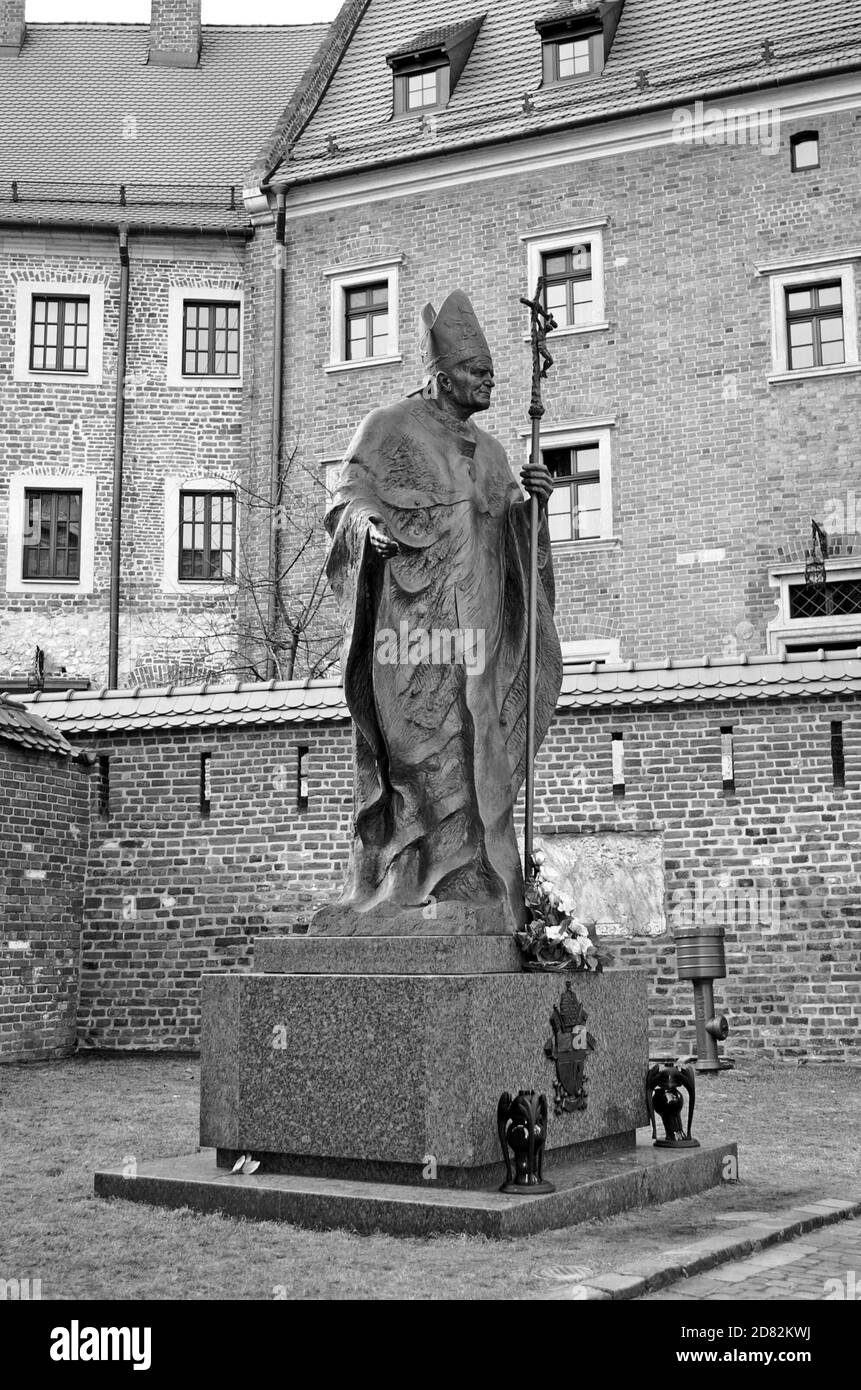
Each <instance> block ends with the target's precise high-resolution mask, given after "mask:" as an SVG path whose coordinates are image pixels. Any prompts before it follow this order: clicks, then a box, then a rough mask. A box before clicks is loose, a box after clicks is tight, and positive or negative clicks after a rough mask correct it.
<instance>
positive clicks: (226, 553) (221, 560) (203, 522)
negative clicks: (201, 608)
mask: <svg viewBox="0 0 861 1390" xmlns="http://www.w3.org/2000/svg"><path fill="white" fill-rule="evenodd" d="M235 517H236V499H235V497H234V495H233V493H232V492H181V493H180V494H179V518H180V520H179V577H180V579H186V580H197V581H198V582H200V581H203V582H205V583H212V582H215V583H218V582H225V583H226V582H228V581H229V580H231V579H233V577H234V572H235V550H236V540H235V531H236V520H235Z"/></svg>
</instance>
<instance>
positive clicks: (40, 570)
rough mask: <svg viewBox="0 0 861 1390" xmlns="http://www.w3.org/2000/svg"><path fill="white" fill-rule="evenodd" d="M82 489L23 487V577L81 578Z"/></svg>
mask: <svg viewBox="0 0 861 1390" xmlns="http://www.w3.org/2000/svg"><path fill="white" fill-rule="evenodd" d="M81 497H82V493H81V492H80V491H68V492H67V491H56V492H55V491H50V492H49V491H43V490H42V489H39V488H26V489H25V490H24V531H23V550H22V563H21V577H22V579H65V580H73V579H80V576H81Z"/></svg>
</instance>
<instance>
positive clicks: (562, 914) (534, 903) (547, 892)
mask: <svg viewBox="0 0 861 1390" xmlns="http://www.w3.org/2000/svg"><path fill="white" fill-rule="evenodd" d="M532 862H533V864H534V865H535V873H534V875H533V876H532V878H530V879H529V881H528V883H527V885H526V906H527V908H528V909H529V915H530V920H529V922H528V923H527V925H526V926H525V927H524V929H523V930H522V931H519V932H517V933H516V934H515V940H516V941H517V944H518V946H519V947H520V949H521V951H522V952H523V955H524V956H525V962H524V969H526V970H596V971H600V970H603V969H604V966H605V965H612V963H613V957H612V955H611V954H610V952H609V951H605V950H603V949H601V948H600V947H599V946H598V943H597V941H596V939H595V936H594V934H593V933H594V925H593V926H592V927H591V928H590V927H588V926H587V925H586V923H585V922H579V921H577V919H576V918H575V916H574V907H575V904H574V901H573V899H572V898H570V897H569V896H568V894H567V893H560V892H559V891H558V890H557V889H556V887H555V886H554V885H553V884H552V883H551V882H550V880H549V878H548V877H547V875H546V873H545V872H544V870H543V865H544V862H545V855H544V852H543V850H540V849H537V850H535V852H534V853H533V855H532Z"/></svg>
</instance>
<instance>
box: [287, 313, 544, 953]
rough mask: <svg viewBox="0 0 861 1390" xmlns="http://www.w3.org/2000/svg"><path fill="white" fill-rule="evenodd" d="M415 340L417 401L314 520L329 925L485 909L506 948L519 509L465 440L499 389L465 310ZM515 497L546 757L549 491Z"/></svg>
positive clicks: (368, 421) (386, 418)
mask: <svg viewBox="0 0 861 1390" xmlns="http://www.w3.org/2000/svg"><path fill="white" fill-rule="evenodd" d="M421 330H422V337H421V354H422V364H423V369H424V385H423V388H422V390H421V391H420V392H417V393H416V394H414V395H411V396H408V397H406V399H404V400H401V401H398V402H396V403H395V404H394V405H387V406H382V407H380V408H379V409H376V410H372V411H371V413H370V414H369V415H367V416H366V417H365V419H364V420H363V421H362V423H361V425H360V426H359V428H358V431H357V433H356V435H355V438H354V439H353V441H352V443H351V444H350V447H349V449H348V450H347V454H346V457H345V460H344V466H343V471H342V473H341V477H340V482H339V485H338V488H337V492H336V495H335V497H334V499H333V504H332V507H331V509H330V510H329V512H328V514H327V516H326V527H327V529H328V531H329V533H330V535H331V537H332V548H331V552H330V556H329V563H328V576H329V581H330V583H331V586H332V589H333V591H334V594H335V596H336V598H337V601H338V603H339V605H340V609H341V614H342V618H343V621H344V627H345V640H344V648H343V655H342V674H343V679H344V689H345V693H346V699H347V704H348V706H349V709H350V713H351V715H352V717H353V723H354V726H355V770H356V808H355V821H354V829H353V844H352V852H351V858H350V868H349V873H348V881H347V885H346V889H345V893H344V897H343V899H342V901H341V904H340V908H341V909H345V910H347V909H348V910H349V911H347V913H346V917H345V916H344V915H343V913H342V916H341V921H342V922H344V921H346V920H348V919H349V917H350V915H351V914H355V916H354V920H355V921H360V920H365V921H367V920H368V919H365V918H364V914H366V913H372V912H373V913H374V915H375V916H376V917H378V918H383V917H385V918H386V919H387V920H389V921H391V917H392V913H393V911H394V910H396V909H398V908H403V909H407V908H412V909H415V908H416V907H419V906H420V905H422V904H428V903H440V904H442V903H449V902H454V903H456V902H461V903H469V904H472V905H476V904H487V905H492V906H494V907H496V908H497V909H498V911H497V912H495V913H491V914H485V919H486V920H492V921H493V922H494V923H495V925H494V926H493V927H488V928H487V930H493V931H495V932H498V933H503V932H506V931H513V930H515V928H517V927H519V926H521V925H522V924H523V922H524V921H525V918H526V911H525V907H524V881H523V871H522V867H521V861H520V854H519V852H518V845H517V836H516V832H515V824H514V805H515V799H516V797H517V793H518V790H519V788H520V786H521V783H522V782H523V779H524V775H525V756H526V704H527V683H528V682H527V585H528V574H529V506H530V504H529V502H528V501H526V500H525V499H524V496H523V491H522V490H521V488H520V487H519V486H518V483H517V482H516V480H515V478H514V475H513V473H512V468H511V465H510V463H509V461H508V458H507V457H506V453H505V450H504V449H503V447H502V445H501V444H500V443H499V442H498V441H497V440H496V439H494V438H493V437H492V436H491V435H489V434H486V433H485V432H484V431H483V430H481V429H479V428H478V427H477V426H476V425H475V424H474V423H473V420H472V417H473V416H474V415H475V414H477V413H479V412H480V411H483V410H487V409H488V407H489V405H490V398H491V392H492V391H493V386H494V379H493V362H492V359H491V354H490V349H489V348H488V345H487V341H486V339H485V337H484V334H483V332H482V330H481V327H480V325H479V323H478V320H477V318H476V315H475V312H474V310H473V308H472V305H471V304H470V302H469V299H468V298H467V296H466V295H465V294H463V293H462V292H461V291H459V290H457V291H455V292H454V293H452V294H450V295H449V296H448V298H447V299H446V300H445V302H444V304H443V305H442V308H441V309H440V311H439V313H438V314H436V313H435V312H434V310H433V308H432V306H431V305H430V304H428V305H427V306H426V307H425V309H424V310H423V312H422V315H421ZM520 477H521V480H522V482H523V486H524V488H525V489H526V491H527V493H529V494H532V493H535V494H537V496H538V498H539V501H540V512H541V523H540V529H539V550H538V573H539V586H538V624H537V652H538V657H537V679H536V706H535V711H536V714H535V719H536V747H538V746H539V745H540V743H541V741H542V740H543V738H544V736H545V734H546V732H547V727H548V725H549V722H550V719H551V717H552V715H553V711H554V709H555V706H556V700H557V696H558V694H559V689H560V686H561V681H562V658H561V653H560V647H559V639H558V636H557V633H556V628H555V626H554V622H553V606H554V591H553V566H552V560H551V552H550V539H549V533H548V528H547V520H546V506H547V499H548V498H549V496H550V494H551V492H552V488H553V483H552V479H551V477H550V474H549V473H548V471H547V469H546V468H545V467H544V465H543V464H541V463H540V462H538V463H537V464H528V465H527V466H526V467H524V468H523V469H522V470H521V474H520ZM360 915H361V917H360ZM321 929H322V930H326V929H325V928H315V927H314V925H313V924H312V932H313V931H314V930H321ZM339 930H342V931H349V930H360V931H363V932H368V931H369V927H368V926H364V927H362V926H359V927H357V928H356V927H354V928H350V927H349V926H341V927H340V928H339ZM383 930H384V931H391V930H392V928H391V926H389V927H388V928H384V929H383ZM452 930H457V928H456V927H453V928H452Z"/></svg>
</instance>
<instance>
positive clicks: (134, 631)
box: [0, 0, 326, 685]
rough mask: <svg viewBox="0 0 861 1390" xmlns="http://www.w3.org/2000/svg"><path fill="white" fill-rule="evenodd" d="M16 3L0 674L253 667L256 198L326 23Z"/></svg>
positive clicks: (8, 155) (1, 206)
mask: <svg viewBox="0 0 861 1390" xmlns="http://www.w3.org/2000/svg"><path fill="white" fill-rule="evenodd" d="M13 11H14V14H15V16H17V23H18V25H19V26H20V27H18V28H16V29H15V30H14V33H16V34H17V35H18V36H19V37H20V39H21V42H20V44H18V43H17V42H15V43H9V44H7V45H6V46H5V47H4V46H3V45H0V68H2V71H0V408H2V417H3V423H2V428H0V576H2V586H3V601H2V605H0V607H2V618H0V674H2V673H5V674H7V675H8V674H9V673H12V672H21V671H24V672H28V671H30V669H31V668H32V665H33V658H34V653H35V651H36V648H39V649H40V651H41V652H42V653H43V654H44V669H45V672H46V673H47V674H48V675H51V674H52V673H63V672H65V673H66V674H67V675H68V676H69V677H75V676H77V677H82V678H84V679H86V680H89V681H90V682H92V683H95V684H97V685H100V684H108V683H112V684H114V685H116V684H123V685H125V684H132V685H136V684H147V683H149V684H152V683H156V682H158V681H159V680H163V679H170V678H173V679H176V678H178V677H179V676H180V675H185V677H186V678H189V677H190V676H197V677H199V678H203V677H204V676H206V675H207V674H209V673H211V672H213V671H217V672H233V671H235V670H236V669H237V666H238V665H241V666H242V669H243V670H246V669H248V667H247V664H246V658H248V659H250V660H252V661H253V660H254V657H255V653H254V651H253V650H252V651H249V652H246V651H245V650H244V645H243V639H244V638H247V637H248V635H249V624H248V622H247V621H246V622H243V608H244V606H245V605H244V600H245V593H246V589H247V588H248V587H253V586H255V585H257V584H261V583H262V584H264V585H265V581H266V570H265V562H266V548H265V545H264V546H262V547H261V548H260V549H259V550H258V549H255V548H254V547H253V546H252V547H251V549H250V550H249V548H248V547H247V546H245V545H240V542H239V524H240V523H241V526H242V527H243V528H244V530H246V531H247V532H248V533H249V535H250V534H251V533H253V531H254V529H255V527H254V521H255V513H256V512H257V511H261V510H263V511H265V509H266V505H267V504H268V493H267V489H268V473H269V445H268V442H267V441H266V440H265V438H262V442H261V438H259V437H258V436H257V435H256V433H255V429H254V428H252V424H251V421H252V418H254V417H255V412H256V417H257V418H259V417H260V415H261V413H262V412H261V411H260V410H259V409H258V407H259V406H260V405H261V387H260V386H258V384H257V383H256V381H255V375H254V367H255V363H254V361H253V354H252V352H251V351H250V348H249V344H250V343H251V342H254V343H256V344H259V343H263V342H265V339H266V333H265V330H264V327H263V321H264V320H267V319H268V320H270V321H271V316H272V291H271V280H272V275H271V265H267V266H266V267H262V266H261V265H260V264H259V259H258V261H257V262H252V258H251V257H250V256H249V254H248V251H247V246H248V240H249V237H250V235H251V233H250V228H249V226H248V220H247V217H246V216H245V213H244V210H243V209H242V202H241V183H242V176H243V171H244V169H245V168H246V167H247V165H248V164H249V162H250V161H251V159H252V158H253V155H254V152H255V150H256V149H257V147H258V145H259V143H260V142H261V141H262V139H263V137H264V135H265V133H266V131H267V130H268V129H269V128H270V126H271V125H272V124H273V123H274V121H275V119H276V118H277V115H278V113H279V112H280V111H281V110H282V108H283V106H284V103H285V101H286V100H287V99H288V97H289V95H290V93H291V91H292V89H293V87H294V86H295V84H296V82H297V81H298V80H299V78H300V77H301V74H302V72H303V71H304V69H305V67H306V66H307V64H308V62H309V61H310V59H311V58H312V57H313V55H314V53H315V51H316V49H317V47H318V46H319V43H320V41H321V39H322V37H323V36H324V34H325V32H326V26H325V25H296V26H290V25H286V26H275V27H272V28H269V29H261V28H256V29H255V28H253V27H243V26H233V27H229V28H226V27H218V26H205V27H203V28H201V25H200V3H199V0H158V3H156V4H155V5H154V7H153V16H152V25H151V27H147V26H146V25H128V24H115V25H78V24H61V25H40V24H27V23H24V19H25V16H24V4H23V0H20V3H16V4H14V5H13V4H8V5H6V6H5V7H4V10H3V13H4V15H5V14H7V12H8V15H12V12H13ZM11 32H13V31H12V30H11V29H10V33H11ZM96 92H98V96H99V100H98V103H96V104H95V105H94V102H93V95H94V93H96ZM126 256H127V259H128V272H127V274H128V285H127V289H126V287H125V286H124V279H123V260H124V258H125V257H126ZM58 316H62V325H61V327H60V328H59V329H58ZM124 317H125V320H126V329H125V335H124V336H125V341H124V343H123V342H121V334H122V329H121V324H122V323H123V319H124ZM73 332H77V338H76V340H75V341H76V342H77V351H76V354H75V355H73V352H72V346H73V342H72V333H73ZM192 334H194V335H195V337H194V347H195V349H196V350H195V352H194V353H192V351H191V344H192V337H191V335H192ZM269 334H270V341H271V323H270V328H269ZM58 337H59V346H58V345H57V338H58ZM269 389H270V390H271V385H270V388H269ZM258 449H261V450H262V459H261V458H259V457H258V453H257V452H256V451H257V450H258ZM261 479H262V480H263V481H262V483H261ZM222 499H225V500H222ZM65 509H71V515H69V516H68V518H67V516H66V510H65ZM181 517H187V518H188V521H189V524H188V526H187V527H186V528H183V527H182V525H181ZM267 517H268V513H267ZM115 524H116V525H117V526H118V531H119V554H118V562H117V563H115V554H114V549H113V544H112V537H113V533H114V526H115ZM67 540H68V544H67V543H66V541H67ZM258 561H259V562H260V563H261V564H262V565H263V566H264V569H263V573H262V576H261V575H260V572H259V566H258ZM115 570H116V572H117V576H118V578H117V595H116V602H115V605H112V581H111V576H112V573H113V572H114V571H115ZM112 612H113V613H114V623H115V626H116V637H115V640H116V649H117V650H116V659H115V666H116V671H115V672H113V673H112V671H111V663H110V651H111V636H110V632H111V614H112ZM252 635H253V634H252ZM245 645H249V644H248V643H245ZM251 645H252V646H253V643H252V644H251ZM240 648H243V651H242V655H240V654H239V649H240Z"/></svg>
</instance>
